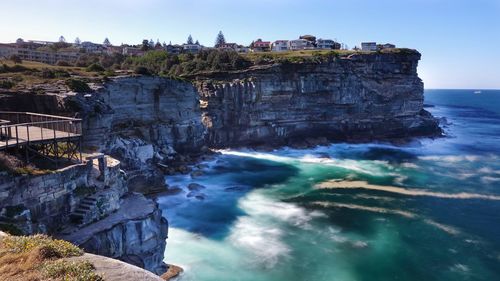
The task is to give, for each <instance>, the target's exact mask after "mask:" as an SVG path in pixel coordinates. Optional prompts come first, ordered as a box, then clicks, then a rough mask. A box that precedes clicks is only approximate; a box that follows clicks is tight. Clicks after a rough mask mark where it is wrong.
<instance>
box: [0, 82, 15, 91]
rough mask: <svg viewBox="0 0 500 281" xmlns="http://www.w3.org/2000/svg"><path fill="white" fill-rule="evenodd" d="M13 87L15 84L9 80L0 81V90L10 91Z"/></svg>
mask: <svg viewBox="0 0 500 281" xmlns="http://www.w3.org/2000/svg"><path fill="white" fill-rule="evenodd" d="M14 85H16V83H14V82H13V81H11V80H1V81H0V88H2V89H11V88H12V87H14Z"/></svg>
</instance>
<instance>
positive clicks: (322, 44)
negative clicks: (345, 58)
mask: <svg viewBox="0 0 500 281" xmlns="http://www.w3.org/2000/svg"><path fill="white" fill-rule="evenodd" d="M340 47H341V45H340V43H337V42H335V41H334V40H331V39H321V38H320V39H318V40H316V48H318V49H322V50H329V49H333V50H340Z"/></svg>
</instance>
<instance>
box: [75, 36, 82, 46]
mask: <svg viewBox="0 0 500 281" xmlns="http://www.w3.org/2000/svg"><path fill="white" fill-rule="evenodd" d="M80 44H82V41H81V40H80V38H78V37H76V38H75V45H77V46H78V45H80Z"/></svg>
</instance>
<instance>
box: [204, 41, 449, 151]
mask: <svg viewBox="0 0 500 281" xmlns="http://www.w3.org/2000/svg"><path fill="white" fill-rule="evenodd" d="M419 59H420V54H419V53H418V52H416V51H410V50H405V51H401V52H394V53H371V54H355V55H351V56H349V57H346V58H336V59H333V60H332V61H330V62H327V63H312V62H310V63H281V64H274V65H267V66H257V67H253V68H251V69H248V70H245V71H239V72H232V73H214V74H211V75H206V76H205V77H201V82H199V83H198V88H199V91H200V94H201V106H202V110H203V122H204V124H205V126H206V127H207V130H208V143H209V145H210V146H215V147H228V146H242V145H253V144H267V145H270V144H271V145H272V144H274V145H283V144H289V143H290V142H294V141H297V140H299V141H304V140H307V138H318V137H327V138H328V139H329V140H351V141H360V140H367V141H369V140H384V139H391V138H405V137H411V136H429V135H437V134H439V133H440V129H439V127H438V125H437V122H436V121H435V120H434V118H433V117H432V116H431V115H430V114H429V113H427V112H426V111H425V110H424V109H423V100H424V97H423V83H422V81H421V80H420V78H419V77H418V75H417V64H418V61H419Z"/></svg>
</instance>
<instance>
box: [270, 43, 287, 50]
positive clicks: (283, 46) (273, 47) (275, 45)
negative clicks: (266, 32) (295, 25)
mask: <svg viewBox="0 0 500 281" xmlns="http://www.w3.org/2000/svg"><path fill="white" fill-rule="evenodd" d="M271 50H272V51H273V52H283V51H288V40H276V41H274V42H273V43H272V44H271Z"/></svg>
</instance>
